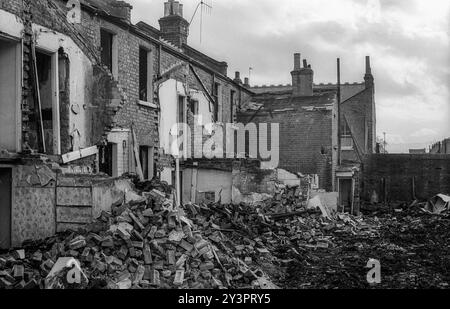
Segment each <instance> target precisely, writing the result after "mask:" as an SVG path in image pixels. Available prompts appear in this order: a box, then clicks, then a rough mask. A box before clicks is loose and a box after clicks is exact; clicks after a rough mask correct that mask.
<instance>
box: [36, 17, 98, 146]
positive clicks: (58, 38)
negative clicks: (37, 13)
mask: <svg viewBox="0 0 450 309" xmlns="http://www.w3.org/2000/svg"><path fill="white" fill-rule="evenodd" d="M33 31H34V32H35V33H37V40H36V46H37V48H39V49H42V50H44V51H47V52H50V53H57V52H58V49H59V48H60V47H62V48H63V49H64V52H65V53H66V54H67V55H68V57H69V61H70V104H71V107H72V106H74V107H76V108H77V110H79V113H78V114H74V113H73V112H72V111H70V117H69V130H70V132H69V133H70V134H72V136H73V137H74V139H73V140H74V149H73V150H74V151H75V150H79V149H83V148H87V147H90V146H92V145H90V143H91V141H90V139H89V136H90V129H89V128H90V125H89V123H90V121H92V119H89V114H88V107H89V106H91V104H92V102H91V94H92V76H93V72H92V62H91V61H90V60H89V58H87V56H86V55H85V54H84V53H83V51H82V50H81V49H80V48H79V47H78V46H77V45H76V44H75V42H73V40H72V39H71V38H70V37H68V36H66V35H64V34H61V33H58V32H55V31H54V30H50V29H48V28H45V27H42V26H40V25H36V24H33Z"/></svg>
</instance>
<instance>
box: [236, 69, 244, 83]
mask: <svg viewBox="0 0 450 309" xmlns="http://www.w3.org/2000/svg"><path fill="white" fill-rule="evenodd" d="M234 82H235V83H238V84H242V79H241V72H239V71H236V73H235V74H234Z"/></svg>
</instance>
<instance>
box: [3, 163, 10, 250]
mask: <svg viewBox="0 0 450 309" xmlns="http://www.w3.org/2000/svg"><path fill="white" fill-rule="evenodd" d="M11 175H12V173H11V169H9V168H0V248H1V249H8V248H9V247H11Z"/></svg>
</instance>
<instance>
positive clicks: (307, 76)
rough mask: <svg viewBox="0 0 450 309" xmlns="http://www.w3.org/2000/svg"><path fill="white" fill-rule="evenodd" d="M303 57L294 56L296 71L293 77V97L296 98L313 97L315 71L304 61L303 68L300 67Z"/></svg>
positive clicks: (296, 54) (293, 72)
mask: <svg viewBox="0 0 450 309" xmlns="http://www.w3.org/2000/svg"><path fill="white" fill-rule="evenodd" d="M300 63H301V55H300V54H299V53H295V54H294V70H293V71H292V72H291V75H292V95H294V96H304V97H307V96H313V79H314V71H313V70H312V69H311V65H308V62H307V61H306V59H305V60H303V68H302V67H301V66H300Z"/></svg>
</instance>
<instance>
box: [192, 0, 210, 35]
mask: <svg viewBox="0 0 450 309" xmlns="http://www.w3.org/2000/svg"><path fill="white" fill-rule="evenodd" d="M199 9H200V43H202V32H203V14H204V13H206V14H211V11H212V0H201V1H200V2H199V3H198V4H197V7H196V8H195V11H194V14H193V15H192V18H191V21H190V22H189V25H191V24H192V22H193V21H194V18H195V16H196V15H197V12H198V10H199Z"/></svg>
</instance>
